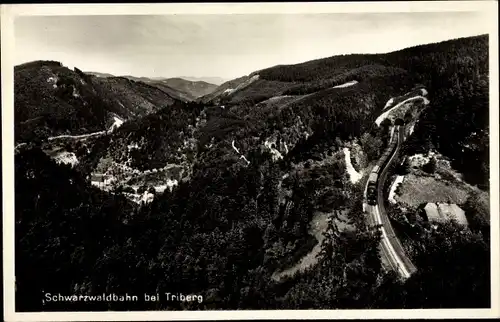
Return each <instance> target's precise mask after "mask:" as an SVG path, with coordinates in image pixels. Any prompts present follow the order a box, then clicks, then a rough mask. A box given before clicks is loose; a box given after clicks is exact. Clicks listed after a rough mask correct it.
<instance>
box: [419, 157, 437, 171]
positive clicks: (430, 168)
mask: <svg viewBox="0 0 500 322" xmlns="http://www.w3.org/2000/svg"><path fill="white" fill-rule="evenodd" d="M436 166H437V161H436V158H435V157H432V158H431V159H430V160H429V162H427V163H426V164H424V165H423V166H422V170H424V171H425V172H427V173H431V174H432V173H434V172H435V171H436Z"/></svg>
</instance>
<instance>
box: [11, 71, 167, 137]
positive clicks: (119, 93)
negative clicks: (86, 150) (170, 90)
mask: <svg viewBox="0 0 500 322" xmlns="http://www.w3.org/2000/svg"><path fill="white" fill-rule="evenodd" d="M14 91H15V92H14V107H15V136H16V142H27V141H28V142H29V141H32V140H41V139H43V138H46V137H49V136H54V135H59V134H85V133H90V132H96V131H102V130H104V129H107V128H108V127H109V126H110V125H111V123H113V121H112V120H113V116H117V117H118V118H120V119H122V120H128V119H133V118H137V117H141V116H144V115H147V114H149V113H151V112H154V111H157V110H159V109H161V108H164V107H168V106H170V105H172V104H173V103H174V102H175V101H176V99H174V98H172V97H171V96H170V95H168V94H167V93H165V92H163V91H161V90H159V89H157V88H155V87H152V86H149V85H147V84H144V83H135V82H132V81H130V80H128V79H125V78H120V77H107V78H102V77H96V76H91V75H87V74H85V73H83V72H81V71H80V70H78V69H77V68H75V70H74V71H72V70H70V69H68V68H66V67H64V66H62V64H61V63H59V62H45V61H37V62H31V63H27V64H23V65H19V66H16V67H15V70H14Z"/></svg>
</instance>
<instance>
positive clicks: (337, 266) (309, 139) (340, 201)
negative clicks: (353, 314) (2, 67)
mask: <svg viewBox="0 0 500 322" xmlns="http://www.w3.org/2000/svg"><path fill="white" fill-rule="evenodd" d="M488 41H489V40H488V36H487V35H483V36H476V37H468V38H460V39H454V40H449V41H444V42H440V43H434V44H428V45H421V46H416V47H412V48H407V49H403V50H400V51H395V52H390V53H386V54H351V55H337V56H332V57H327V58H322V59H317V60H311V61H307V62H304V63H299V64H294V65H277V66H272V67H269V68H265V69H261V70H256V71H254V72H252V73H250V74H248V75H245V76H242V77H240V78H236V79H233V80H230V81H227V82H225V83H222V84H220V85H214V84H210V83H207V82H203V81H195V80H187V79H182V78H162V77H158V78H148V77H138V76H137V77H136V76H123V77H116V76H113V75H111V74H106V73H99V72H98V71H95V72H82V71H81V70H79V69H78V68H76V67H75V68H74V69H73V70H71V69H68V68H66V67H65V66H63V65H62V64H61V63H59V62H54V61H37V62H32V63H27V64H23V65H20V66H16V68H15V70H14V72H15V105H14V107H15V119H14V121H15V122H14V123H15V124H14V126H15V178H16V179H15V180H16V183H15V191H16V197H15V209H16V214H15V216H16V235H17V236H22V237H20V238H19V239H18V240H17V241H16V283H17V291H16V305H18V306H19V310H21V311H30V310H49V311H50V310H56V311H57V310H59V311H60V310H75V311H78V310H116V311H120V310H218V309H219V310H220V309H224V310H241V309H243V310H248V309H278V310H281V309H325V308H328V309H332V308H335V309H367V308H369V309H391V308H398V309H403V308H404V309H418V308H462V307H475V308H484V307H489V305H490V298H489V297H490V293H489V283H490V275H489V265H490V263H489V257H490V248H489V241H490V236H489V228H490V226H489V218H490V214H489V211H490V210H489V198H490V192H489V188H490V181H489V131H490V129H489V125H488V112H489V105H488V96H489V91H488V85H489V78H488V77H489V76H488V50H487V49H488ZM373 173H375V174H377V175H378V176H379V177H378V178H377V179H376V180H375V181H374V180H373V176H372V175H373ZM373 185H375V190H370V187H373ZM432 203H434V204H437V205H438V206H436V209H438V208H439V207H442V208H443V209H445V208H446V207H447V208H446V209H457V208H459V209H461V210H462V211H463V217H465V218H466V220H467V224H465V225H464V224H463V222H460V221H457V220H453V219H450V218H451V217H453V216H451V215H450V216H451V217H450V216H448V217H446V216H445V215H443V216H442V218H444V219H440V220H437V219H435V218H437V217H436V216H434V217H433V213H432V211H430V210H429V209H430V208H432V205H431V206H428V204H432ZM439 204H444V205H448V206H439ZM432 209H434V208H432ZM439 209H441V208H439ZM455 215H456V218H461V217H459V216H462V213H460V214H455ZM433 218H434V219H433ZM40 240H43V242H40ZM42 290H45V291H48V290H50V292H52V293H56V292H61V293H64V292H66V293H67V292H69V291H70V290H73V291H74V292H76V293H82V294H83V293H84V294H94V293H95V294H99V293H102V292H105V291H109V290H113V292H117V293H120V292H122V293H125V292H129V293H130V292H132V291H133V292H132V293H141V292H143V293H150V294H153V293H156V292H164V291H169V292H183V293H186V294H188V293H189V294H202V295H203V297H204V301H203V303H183V302H150V303H141V302H138V303H118V302H115V303H107V302H101V303H97V302H95V303H78V302H75V303H71V304H68V305H67V306H65V307H64V308H61V307H60V306H58V305H57V303H48V304H47V303H44V304H41V302H40V301H39V300H38V298H37V296H38V295H37V294H39V293H40V292H41V291H42ZM464 293H466V294H468V298H464V297H463V294H464ZM17 298H19V301H18V300H17ZM21 299H22V300H21ZM18 303H19V304H18Z"/></svg>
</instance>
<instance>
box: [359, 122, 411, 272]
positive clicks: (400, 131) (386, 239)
mask: <svg viewBox="0 0 500 322" xmlns="http://www.w3.org/2000/svg"><path fill="white" fill-rule="evenodd" d="M403 141H404V125H395V127H394V132H393V134H392V136H391V139H390V141H389V146H388V147H387V149H386V150H385V152H384V154H382V156H381V158H380V159H379V160H378V162H377V164H376V165H375V166H374V167H373V170H372V172H371V173H370V175H369V177H368V182H367V186H366V190H365V200H366V203H367V205H365V207H364V208H365V211H366V213H367V216H368V218H367V220H368V224H369V225H371V226H373V225H378V226H380V230H381V233H382V240H381V243H380V248H381V255H382V256H384V257H385V259H386V261H387V262H388V263H389V264H390V266H391V268H392V269H393V270H394V271H395V272H397V273H398V274H399V275H400V276H401V277H402V278H405V279H406V278H409V277H410V276H411V275H412V274H413V273H414V272H416V271H417V268H416V267H415V265H414V264H413V263H412V262H411V260H410V259H409V258H408V256H407V255H406V253H405V251H404V249H403V246H402V245H401V242H400V241H399V239H398V237H397V236H396V234H395V232H394V229H393V228H392V225H391V223H390V221H389V218H388V217H387V213H386V210H385V205H384V190H383V187H384V183H385V180H386V179H387V173H388V170H389V167H390V165H391V164H392V162H393V161H394V159H395V158H396V156H397V155H398V153H399V150H400V147H401V143H402V142H403Z"/></svg>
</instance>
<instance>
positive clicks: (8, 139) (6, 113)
mask: <svg viewBox="0 0 500 322" xmlns="http://www.w3.org/2000/svg"><path fill="white" fill-rule="evenodd" d="M417 11H418V12H440V11H448V12H457V11H484V12H487V13H488V14H489V16H490V19H489V20H488V21H484V23H485V24H488V25H489V27H490V34H489V39H490V44H489V48H490V55H489V57H490V176H491V180H490V200H491V213H492V214H494V215H493V216H491V246H492V247H491V258H492V261H491V283H492V296H491V303H492V306H493V307H492V308H491V309H446V310H441V309H425V310H281V311H278V310H275V311H269V310H268V311H266V310H262V311H165V312H155V311H147V312H56V313H48V312H45V313H15V312H14V189H13V186H14V184H13V182H14V171H13V169H14V139H13V137H14V135H13V132H14V129H13V123H14V122H13V110H14V109H13V92H14V90H13V65H14V64H13V62H14V59H13V52H14V51H13V42H14V34H13V17H14V16H17V15H123V14H127V15H151V14H156V15H159V14H251V13H254V14H270V13H288V14H293V13H353V12H356V13H360V12H364V13H369V12H417ZM497 28H498V4H497V2H496V1H429V2H423V1H419V2H368V3H366V2H358V3H355V2H350V3H345V2H344V3H231V4H220V3H210V4H207V3H203V4H99V5H94V4H93V5H86V4H73V5H67V4H57V5H55V4H44V5H29V4H28V5H21V4H18V5H1V53H2V60H1V61H2V69H1V70H2V99H3V101H2V120H3V126H2V143H3V144H2V147H3V154H2V156H3V160H2V167H3V168H2V170H3V189H2V191H3V213H4V216H3V227H4V230H3V242H4V253H3V254H4V258H3V259H4V308H5V315H4V319H5V320H6V321H49V320H50V321H69V320H71V321H91V320H92V321H93V320H102V321H113V320H114V321H125V320H151V321H153V320H165V319H168V320H206V319H220V320H229V319H248V320H250V319H286V318H294V319H360V318H370V319H372V318H410V319H411V318H473V317H477V318H486V317H499V316H500V314H499V312H500V311H499V303H500V296H499V285H500V284H499V281H500V280H499V247H498V246H499V217H498V215H497V214H498V213H500V211H499V198H500V196H499V190H498V183H499V182H498V179H499V177H498V173H499V172H498V170H499V168H500V165H499V159H498V158H499V153H498V146H499V141H498V133H499V132H498V131H499V123H498V122H499V115H498V98H499V97H498V96H499V95H498V88H499V87H498V86H499V83H498V29H497ZM463 296H467V294H463Z"/></svg>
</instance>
